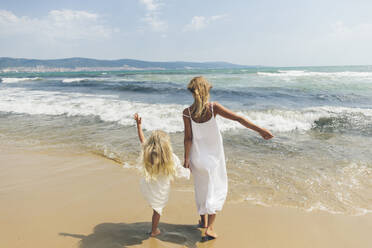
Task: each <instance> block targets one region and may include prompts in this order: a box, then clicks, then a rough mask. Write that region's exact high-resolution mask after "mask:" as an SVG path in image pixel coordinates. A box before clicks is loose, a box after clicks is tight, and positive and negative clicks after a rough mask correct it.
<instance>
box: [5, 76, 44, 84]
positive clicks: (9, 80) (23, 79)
mask: <svg viewBox="0 0 372 248" xmlns="http://www.w3.org/2000/svg"><path fill="white" fill-rule="evenodd" d="M36 80H43V79H42V78H40V77H33V78H28V77H27V78H7V77H5V78H1V80H0V81H1V82H2V83H6V84H11V83H19V82H29V81H36Z"/></svg>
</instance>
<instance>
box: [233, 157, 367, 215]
mask: <svg viewBox="0 0 372 248" xmlns="http://www.w3.org/2000/svg"><path fill="white" fill-rule="evenodd" d="M306 164H307V163H298V164H297V165H296V166H293V167H292V166H283V165H280V164H277V165H274V166H272V167H271V169H270V170H265V169H264V170H262V168H260V167H259V166H258V167H257V166H251V167H252V168H250V170H248V171H246V172H245V173H244V174H245V176H246V177H248V178H252V182H251V183H250V184H249V185H244V186H243V185H242V182H241V181H240V182H239V183H238V184H240V185H242V186H243V187H245V192H244V193H243V195H244V198H243V199H244V200H246V201H250V202H253V203H254V204H257V205H263V206H285V207H295V208H300V209H303V210H305V211H308V212H311V211H316V210H321V211H326V212H329V213H332V214H348V215H364V214H367V213H371V212H372V208H371V205H370V203H371V200H370V199H368V197H367V198H365V197H364V196H366V195H368V193H367V192H368V190H369V189H370V187H371V183H372V181H371V175H372V167H371V164H368V163H363V162H351V163H345V164H342V163H336V164H334V165H333V166H329V167H327V166H317V165H316V164H313V165H312V166H311V167H309V166H306ZM248 168H249V167H248ZM265 168H266V167H265ZM272 175H275V177H273V176H272Z"/></svg>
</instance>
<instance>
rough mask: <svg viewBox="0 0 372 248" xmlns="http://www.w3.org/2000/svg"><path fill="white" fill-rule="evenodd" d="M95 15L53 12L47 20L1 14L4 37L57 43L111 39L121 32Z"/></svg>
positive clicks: (72, 11) (63, 11) (10, 13)
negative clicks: (45, 40) (18, 37)
mask: <svg viewBox="0 0 372 248" xmlns="http://www.w3.org/2000/svg"><path fill="white" fill-rule="evenodd" d="M118 31H119V30H118V29H117V28H113V27H110V26H107V25H105V24H104V22H103V20H102V18H101V17H100V16H99V15H98V14H95V13H90V12H87V11H79V10H69V9H64V10H51V11H49V13H48V15H47V16H44V17H41V18H31V17H28V16H16V15H15V14H14V13H12V12H10V11H7V10H0V34H1V35H6V36H12V35H17V36H21V37H22V36H23V37H25V38H26V37H27V38H29V39H30V38H31V39H32V38H35V39H47V40H54V41H71V40H91V39H107V38H110V37H111V36H112V34H113V33H115V32H118Z"/></svg>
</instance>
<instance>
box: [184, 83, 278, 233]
mask: <svg viewBox="0 0 372 248" xmlns="http://www.w3.org/2000/svg"><path fill="white" fill-rule="evenodd" d="M211 88H212V86H211V85H210V84H209V83H208V81H207V80H206V79H205V78H204V77H195V78H193V79H192V80H191V81H190V83H189V84H188V86H187V89H188V90H189V91H191V93H192V95H193V97H194V103H193V104H192V105H191V106H190V107H188V108H186V109H185V110H184V111H183V122H184V125H185V138H184V147H185V161H184V167H185V168H190V169H191V173H192V174H193V177H194V186H195V200H196V205H197V209H198V212H199V215H200V218H201V220H200V221H199V224H200V225H201V227H203V228H207V229H206V231H205V234H206V237H207V238H208V239H215V238H217V234H216V233H215V232H214V230H213V224H214V221H215V219H216V212H217V211H221V210H222V207H223V204H224V202H225V199H226V195H227V174H226V165H225V154H224V149H223V143H222V136H221V134H220V131H219V129H218V126H217V122H216V115H220V116H222V117H224V118H227V119H230V120H233V121H238V122H239V123H240V124H242V125H243V126H245V127H247V128H250V129H252V130H254V131H256V132H258V133H259V134H260V135H261V136H262V137H263V138H264V139H266V140H268V139H271V138H272V137H273V135H272V134H271V133H270V132H269V131H268V130H266V129H264V128H260V127H258V126H256V125H254V124H253V123H251V122H250V121H248V120H247V119H246V118H244V117H242V116H239V115H237V114H235V113H233V112H231V111H230V110H228V109H226V108H224V107H223V106H222V105H221V104H219V103H217V102H215V103H210V102H209V90H210V89H211ZM207 215H208V219H207Z"/></svg>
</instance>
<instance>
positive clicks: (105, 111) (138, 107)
mask: <svg viewBox="0 0 372 248" xmlns="http://www.w3.org/2000/svg"><path fill="white" fill-rule="evenodd" d="M1 91H2V93H3V94H2V95H3V97H1V99H0V111H3V112H13V113H24V114H31V115H39V114H43V115H67V116H97V117H99V118H100V119H101V120H102V121H107V122H117V123H119V124H121V125H124V126H130V125H133V124H134V122H133V117H132V116H133V113H135V112H138V113H140V114H141V115H142V117H143V118H144V119H145V120H146V121H145V122H144V124H143V127H144V128H145V129H147V130H156V129H162V130H165V131H167V132H181V131H183V122H182V111H183V109H184V108H185V107H187V106H186V105H180V104H159V103H158V104H149V103H141V102H133V101H127V100H121V99H118V98H116V97H115V96H113V95H96V94H83V93H64V92H58V91H36V90H33V91H28V90H25V89H22V88H9V89H3V90H1ZM237 113H238V114H240V115H242V116H244V117H246V118H248V119H249V120H251V121H252V122H254V123H255V124H257V125H259V126H262V127H265V128H268V129H270V130H271V131H274V132H290V131H306V130H309V129H311V128H313V127H314V126H315V125H316V124H315V121H317V120H319V119H320V118H330V117H339V116H345V115H346V116H350V118H353V115H355V114H359V115H361V116H362V117H363V116H365V117H372V109H362V108H346V107H332V106H323V107H310V108H303V109H299V110H285V109H266V110H248V111H237ZM358 118H360V116H358ZM217 120H218V125H219V127H220V129H221V130H222V131H228V130H232V129H237V128H244V127H243V126H242V125H240V124H239V123H237V122H233V121H231V120H228V119H224V118H217ZM366 120H367V121H369V120H370V118H369V119H368V118H366Z"/></svg>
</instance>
